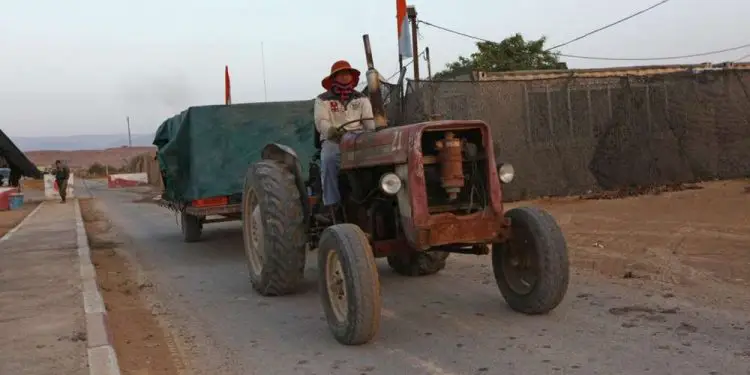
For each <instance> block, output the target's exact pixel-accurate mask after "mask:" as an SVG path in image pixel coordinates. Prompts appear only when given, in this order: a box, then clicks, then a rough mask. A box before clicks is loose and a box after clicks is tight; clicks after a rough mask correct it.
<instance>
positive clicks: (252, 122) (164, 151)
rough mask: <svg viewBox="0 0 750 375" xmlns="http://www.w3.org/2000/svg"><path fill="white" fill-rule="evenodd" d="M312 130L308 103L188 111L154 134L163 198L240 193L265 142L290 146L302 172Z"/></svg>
mask: <svg viewBox="0 0 750 375" xmlns="http://www.w3.org/2000/svg"><path fill="white" fill-rule="evenodd" d="M313 127H314V121H313V100H306V101H295V102H275V103H248V104H233V105H212V106H201V107H190V108H188V109H187V110H185V111H183V112H182V113H180V114H179V115H175V116H174V117H172V118H170V119H168V120H166V121H164V123H162V124H161V126H160V127H159V129H158V130H157V131H156V136H155V138H154V145H156V147H157V148H158V149H159V151H158V154H157V158H158V160H159V167H160V168H161V171H162V175H163V177H164V186H165V191H164V194H163V198H164V199H167V200H169V201H173V202H189V201H192V200H196V199H202V198H209V197H217V196H227V195H233V194H237V193H240V192H242V185H243V183H244V178H245V173H246V172H247V168H248V167H249V166H250V164H252V163H253V162H255V161H257V160H259V159H260V152H261V150H262V149H263V147H264V146H265V145H267V144H269V143H282V144H285V145H287V146H289V147H291V148H293V149H294V150H295V151H296V152H297V155H298V156H299V159H300V162H301V164H302V168H303V169H304V170H305V171H303V173H306V170H307V167H308V162H309V160H310V159H311V158H312V155H313V153H314V152H315V147H314V143H313V137H314V135H313V134H314V129H313Z"/></svg>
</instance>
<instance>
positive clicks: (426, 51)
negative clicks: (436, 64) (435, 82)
mask: <svg viewBox="0 0 750 375" xmlns="http://www.w3.org/2000/svg"><path fill="white" fill-rule="evenodd" d="M424 57H425V60H427V79H429V80H430V81H432V60H430V47H425V49H424Z"/></svg>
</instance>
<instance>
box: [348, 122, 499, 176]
mask: <svg viewBox="0 0 750 375" xmlns="http://www.w3.org/2000/svg"><path fill="white" fill-rule="evenodd" d="M468 128H483V129H484V130H485V131H487V132H489V127H488V126H487V124H486V123H484V122H483V121H478V120H460V121H456V120H450V121H428V122H420V123H417V124H409V125H401V126H394V127H388V128H385V129H382V130H379V131H376V132H363V133H349V134H346V135H345V136H344V138H343V139H342V140H341V144H340V149H341V169H342V170H349V169H354V168H363V167H374V166H378V165H395V164H405V163H406V162H407V161H408V160H409V151H410V149H414V148H416V149H415V150H412V151H417V152H420V151H421V145H420V142H419V139H420V136H421V135H422V132H424V131H425V130H451V129H453V130H460V129H468Z"/></svg>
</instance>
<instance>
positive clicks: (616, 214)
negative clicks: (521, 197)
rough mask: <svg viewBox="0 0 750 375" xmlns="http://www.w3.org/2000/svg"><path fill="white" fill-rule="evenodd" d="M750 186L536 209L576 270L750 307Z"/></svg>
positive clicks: (567, 201) (560, 202) (546, 203)
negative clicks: (549, 217)
mask: <svg viewBox="0 0 750 375" xmlns="http://www.w3.org/2000/svg"><path fill="white" fill-rule="evenodd" d="M748 185H750V182H748V181H720V182H709V183H702V184H699V185H698V187H699V188H698V189H690V190H684V191H676V192H662V193H659V194H656V195H643V196H638V197H630V198H623V199H603V200H584V199H580V198H563V199H561V198H555V199H541V200H537V201H534V202H533V203H534V204H537V205H539V206H541V207H544V208H546V209H548V210H549V211H550V212H551V213H552V214H553V215H554V216H555V217H556V218H557V220H558V222H559V223H560V225H561V226H562V228H563V230H564V231H565V236H566V238H567V240H568V244H569V251H570V257H571V262H572V265H573V266H574V267H575V268H576V269H577V270H580V271H587V270H588V271H594V272H596V273H599V274H602V275H604V276H607V277H610V278H625V279H629V278H635V279H644V280H650V281H654V282H657V283H664V284H665V285H670V286H678V287H685V288H690V290H691V294H692V295H694V296H695V297H696V298H702V299H704V300H706V299H708V300H711V302H720V303H745V302H747V301H749V300H750V298H747V297H748V296H749V295H750V293H749V292H748V289H747V287H748V286H750V208H748V207H750V205H749V203H750V194H748V190H747V187H748ZM509 206H513V205H509Z"/></svg>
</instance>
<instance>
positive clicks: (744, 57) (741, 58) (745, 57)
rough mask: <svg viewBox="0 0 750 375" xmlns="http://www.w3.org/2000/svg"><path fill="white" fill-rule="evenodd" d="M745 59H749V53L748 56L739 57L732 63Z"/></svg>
mask: <svg viewBox="0 0 750 375" xmlns="http://www.w3.org/2000/svg"><path fill="white" fill-rule="evenodd" d="M747 58H750V53H749V54H747V55H745V56H742V57H740V58H739V59H737V60H734V62H740V61H742V60H744V59H747Z"/></svg>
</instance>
